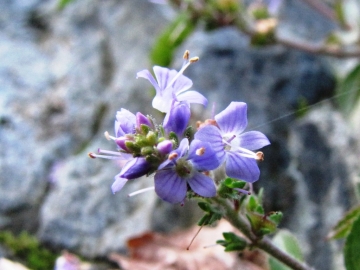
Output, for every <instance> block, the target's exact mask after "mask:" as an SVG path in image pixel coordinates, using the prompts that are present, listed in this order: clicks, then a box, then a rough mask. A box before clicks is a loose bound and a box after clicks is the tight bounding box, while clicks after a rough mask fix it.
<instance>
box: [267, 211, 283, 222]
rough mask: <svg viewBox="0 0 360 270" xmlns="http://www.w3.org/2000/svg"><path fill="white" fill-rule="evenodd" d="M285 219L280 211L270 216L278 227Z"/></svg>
mask: <svg viewBox="0 0 360 270" xmlns="http://www.w3.org/2000/svg"><path fill="white" fill-rule="evenodd" d="M282 218H283V214H282V213H281V212H280V211H276V212H273V213H272V214H271V215H269V219H270V220H271V221H272V222H274V223H275V224H276V225H279V223H280V221H281V220H282Z"/></svg>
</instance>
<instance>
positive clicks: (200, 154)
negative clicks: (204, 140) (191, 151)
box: [195, 147, 205, 156]
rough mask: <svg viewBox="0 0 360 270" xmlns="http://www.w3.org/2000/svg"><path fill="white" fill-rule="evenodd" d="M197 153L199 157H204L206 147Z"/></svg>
mask: <svg viewBox="0 0 360 270" xmlns="http://www.w3.org/2000/svg"><path fill="white" fill-rule="evenodd" d="M195 153H196V155H198V156H202V155H203V154H205V147H201V148H199V149H197V150H196V152H195Z"/></svg>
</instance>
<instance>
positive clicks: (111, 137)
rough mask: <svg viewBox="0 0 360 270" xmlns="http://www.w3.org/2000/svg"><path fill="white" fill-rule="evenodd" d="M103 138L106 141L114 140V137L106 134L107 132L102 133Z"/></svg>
mask: <svg viewBox="0 0 360 270" xmlns="http://www.w3.org/2000/svg"><path fill="white" fill-rule="evenodd" d="M104 136H105V138H106V139H107V140H108V141H111V140H114V141H115V140H116V138H115V137H114V136H110V134H109V132H107V131H105V132H104Z"/></svg>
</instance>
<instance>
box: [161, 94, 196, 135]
mask: <svg viewBox="0 0 360 270" xmlns="http://www.w3.org/2000/svg"><path fill="white" fill-rule="evenodd" d="M190 114H191V112H190V108H189V106H188V105H187V104H186V102H183V101H182V102H173V104H172V106H171V109H170V111H169V112H168V113H167V114H166V116H165V119H164V123H163V126H164V129H165V132H166V133H168V134H169V133H170V132H171V131H172V132H175V134H176V135H177V136H178V137H181V136H182V135H183V134H184V131H185V129H186V127H187V125H188V123H189V120H190Z"/></svg>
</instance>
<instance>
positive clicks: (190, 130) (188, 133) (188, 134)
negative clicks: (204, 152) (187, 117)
mask: <svg viewBox="0 0 360 270" xmlns="http://www.w3.org/2000/svg"><path fill="white" fill-rule="evenodd" d="M194 134H195V130H194V128H193V127H192V126H188V127H187V128H186V129H185V132H184V136H185V137H186V138H188V139H189V141H190V142H191V141H192V140H193V139H194Z"/></svg>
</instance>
